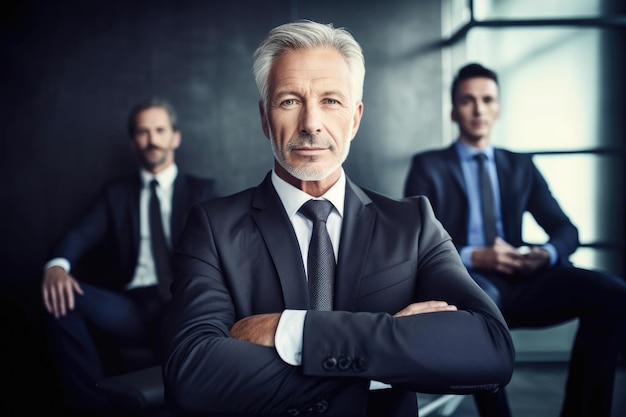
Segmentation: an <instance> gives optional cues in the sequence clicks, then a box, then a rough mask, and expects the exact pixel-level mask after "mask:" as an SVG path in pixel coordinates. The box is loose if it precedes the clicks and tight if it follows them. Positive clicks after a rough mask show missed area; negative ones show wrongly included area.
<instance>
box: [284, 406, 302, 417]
mask: <svg viewBox="0 0 626 417" xmlns="http://www.w3.org/2000/svg"><path fill="white" fill-rule="evenodd" d="M299 414H300V411H299V410H298V409H297V408H290V409H288V410H287V415H290V416H293V417H296V416H297V415H299Z"/></svg>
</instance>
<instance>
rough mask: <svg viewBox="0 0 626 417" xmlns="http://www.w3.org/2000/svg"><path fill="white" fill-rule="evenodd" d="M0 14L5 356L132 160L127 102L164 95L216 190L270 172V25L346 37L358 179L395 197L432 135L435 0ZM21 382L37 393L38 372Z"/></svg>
mask: <svg viewBox="0 0 626 417" xmlns="http://www.w3.org/2000/svg"><path fill="white" fill-rule="evenodd" d="M0 7H1V8H0V11H1V13H2V15H1V20H0V56H1V57H2V65H0V91H1V93H2V96H1V97H2V99H0V106H1V107H0V117H1V120H0V121H1V123H0V127H1V130H0V132H1V133H0V135H1V138H2V152H0V167H2V168H1V169H2V171H1V172H0V174H1V177H2V178H3V179H4V181H3V187H2V191H3V193H2V194H3V195H2V201H1V203H0V204H1V206H0V210H1V211H0V219H1V222H2V223H1V226H0V236H1V240H0V242H2V247H1V248H0V249H1V250H0V253H2V259H0V262H1V265H2V266H3V270H4V272H3V273H2V287H1V291H2V302H3V309H2V311H3V313H6V314H8V315H10V316H11V317H12V318H13V319H12V320H13V321H9V322H8V325H9V326H11V329H10V331H12V332H15V334H16V337H18V338H19V339H20V340H21V342H22V344H18V345H15V346H13V347H10V348H9V349H11V351H9V352H7V355H12V354H13V353H18V357H19V354H22V355H23V353H22V352H23V348H24V347H26V346H28V347H29V348H31V349H32V348H33V345H37V346H38V347H39V348H41V344H42V343H43V340H44V339H43V338H42V337H41V334H40V329H39V327H38V324H39V321H38V318H39V316H38V314H39V313H40V311H39V310H40V308H41V298H40V294H39V284H40V280H41V268H42V265H43V263H44V261H45V260H46V253H47V251H48V250H49V248H50V246H51V245H52V243H53V242H54V241H55V240H56V239H58V238H59V237H60V236H61V234H62V233H63V232H64V231H65V230H66V229H67V227H68V226H69V225H70V224H71V223H72V222H73V221H74V220H75V219H76V218H77V216H79V215H80V214H81V213H82V212H83V211H84V210H85V208H86V207H87V205H88V203H89V202H90V201H91V199H92V198H93V197H94V195H95V193H96V192H97V189H98V188H99V186H100V185H101V184H102V182H103V181H104V180H105V179H106V178H109V177H111V176H112V175H115V174H117V173H119V172H130V171H132V170H134V169H135V164H134V161H133V159H132V156H131V153H130V150H129V145H128V140H127V138H126V135H125V130H124V127H125V119H126V114H127V112H128V110H129V108H130V107H131V106H132V105H133V104H134V103H135V102H136V101H138V100H139V99H142V98H144V97H146V96H152V95H159V96H163V97H165V98H168V99H169V100H171V101H172V102H173V104H174V105H175V106H176V107H177V109H178V111H179V113H180V125H181V129H182V134H183V145H182V148H181V149H180V150H179V152H178V154H177V162H178V164H179V166H180V168H181V169H183V170H186V171H189V172H192V173H195V174H198V175H203V176H211V177H214V178H215V179H216V180H217V182H218V183H219V187H220V191H221V193H223V194H227V193H232V192H235V191H238V190H240V189H243V188H245V187H250V186H253V185H256V184H257V183H258V182H259V181H260V179H261V178H262V176H263V175H264V174H265V173H266V172H267V171H268V170H269V169H270V168H271V165H272V154H271V149H270V146H269V143H268V141H267V139H266V138H265V137H264V136H263V133H262V130H261V127H260V122H259V116H258V111H257V101H258V93H257V91H256V87H255V85H254V82H253V79H252V75H251V71H250V68H251V65H252V59H251V55H252V53H253V51H254V49H255V48H256V46H257V45H258V42H259V41H260V40H261V38H262V37H263V36H264V35H265V34H266V32H267V31H268V30H269V29H270V28H271V27H273V26H276V25H278V24H281V23H285V22H287V21H291V20H293V19H296V18H307V19H313V20H318V21H321V22H333V23H334V24H335V25H336V26H345V27H347V28H348V29H350V30H351V31H352V33H353V34H354V35H355V37H356V38H357V40H359V41H360V42H361V44H362V46H363V49H364V53H365V59H366V68H367V74H366V83H365V95H364V101H365V114H364V119H363V121H362V124H361V129H360V131H359V133H358V135H357V139H356V140H355V142H353V146H352V152H351V155H350V157H349V159H348V161H347V163H346V171H347V172H348V175H349V176H350V177H351V178H352V179H353V180H355V181H356V182H357V183H360V184H361V185H364V186H366V187H369V188H372V189H375V190H377V191H380V192H383V193H386V194H389V195H391V196H395V197H399V196H400V195H401V193H402V187H403V181H404V177H405V175H406V172H407V170H408V164H409V158H410V155H411V154H412V153H414V152H415V151H417V150H419V149H422V148H424V147H427V146H431V145H436V144H439V143H440V141H441V136H442V134H441V132H442V127H441V119H442V116H441V111H442V103H441V55H440V51H439V50H438V49H437V48H433V45H434V44H436V42H437V41H438V40H439V38H440V21H441V11H440V7H441V6H440V1H439V0H421V1H414V0H394V1H388V2H381V1H376V0H343V1H334V0H315V1H312V0H310V1H309V0H307V1H288V0H273V1H258V0H248V1H245V0H233V1H224V2H221V3H219V2H214V1H203V0H199V1H194V0H184V1H183V0H179V1H175V0H171V1H165V0H151V1H130V0H119V1H114V0H90V1H82V0H80V1H79V0H76V1H48V0H40V1H36V0H31V1H28V0H25V1H20V0H8V1H6V0H5V1H3V2H2V5H1V6H0ZM23 316H24V317H25V318H24V317H23ZM19 319H23V321H25V322H27V323H28V324H32V326H30V327H28V326H27V327H24V326H22V325H21V323H22V322H21V321H17V320H19ZM16 321H17V325H15V326H12V324H13V323H15V322H16ZM6 323H7V322H6V321H5V323H3V325H7V324H6ZM3 333H4V332H3ZM5 349H6V347H5ZM43 352H44V350H43V349H42V352H41V353H42V354H44V353H43ZM3 356H5V355H3ZM38 360H41V358H38V355H37V354H35V355H34V356H29V360H28V361H26V363H30V365H31V366H33V369H26V370H25V369H19V372H17V373H18V374H19V375H20V376H23V375H26V374H28V375H29V376H28V377H24V378H28V380H24V381H21V382H22V383H23V384H24V385H25V386H28V388H26V387H25V386H24V387H22V385H21V384H20V383H19V382H20V380H19V378H18V380H17V382H16V384H14V387H15V390H16V391H17V392H18V393H21V392H22V388H24V390H31V389H32V386H31V384H30V382H29V381H33V382H34V381H36V380H37V378H38V377H39V378H40V379H41V372H42V370H41V367H39V366H37V365H38ZM19 362H20V361H14V362H13V363H15V365H14V366H16V367H18V365H17V363H19ZM19 366H24V364H23V363H22V364H21V365H19ZM28 371H30V372H28ZM36 384H37V385H38V386H40V387H42V389H44V390H46V391H45V392H50V389H51V388H50V387H49V386H46V383H45V381H44V382H43V383H42V382H41V381H39V382H36ZM16 398H18V399H19V398H20V397H19V395H18V396H17V397H16Z"/></svg>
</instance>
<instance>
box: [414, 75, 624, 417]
mask: <svg viewBox="0 0 626 417" xmlns="http://www.w3.org/2000/svg"><path fill="white" fill-rule="evenodd" d="M498 94H499V86H498V78H497V76H496V74H495V73H494V72H493V71H492V70H489V69H487V68H484V67H483V66H481V65H479V64H470V65H467V66H465V67H464V68H462V69H461V70H460V71H459V73H458V75H457V77H456V79H455V81H454V83H453V85H452V106H453V108H452V120H454V121H455V122H456V123H457V124H458V127H459V132H460V134H459V138H458V141H457V142H456V143H454V144H453V145H452V146H450V147H448V148H446V149H441V150H434V151H427V152H423V153H420V154H417V155H415V156H414V157H413V160H412V164H411V168H410V172H409V174H408V177H407V180H406V184H405V192H404V194H405V195H406V196H416V195H424V196H426V197H428V198H429V200H430V201H431V203H432V206H433V209H434V211H435V214H436V216H437V218H438V219H439V220H441V222H442V223H443V226H444V227H445V228H446V230H447V231H448V232H449V233H450V236H451V237H452V240H453V242H454V244H455V245H456V246H457V248H458V250H459V252H460V254H461V258H462V259H463V262H464V264H465V266H466V267H467V268H468V269H469V271H470V274H471V275H472V277H473V278H474V280H475V281H476V282H477V283H478V284H479V285H480V286H481V287H482V288H483V289H484V290H485V291H486V292H487V293H488V294H490V296H491V297H492V298H493V299H494V300H495V301H496V302H497V304H498V305H499V306H500V308H501V311H502V313H503V315H504V318H505V319H506V321H507V323H508V324H509V326H510V327H511V328H537V327H544V326H550V325H554V324H558V323H562V322H565V321H567V320H571V319H574V318H577V319H579V327H578V334H577V336H576V340H575V342H574V346H573V347H572V355H571V360H570V364H569V376H568V380H567V385H566V389H565V399H564V402H563V406H562V411H561V415H562V416H588V417H610V415H611V403H612V395H613V382H614V378H615V368H616V361H617V356H618V352H619V349H620V346H623V344H624V337H625V334H624V333H625V330H626V284H625V283H624V281H623V280H622V279H621V278H619V277H615V276H612V275H608V274H605V273H601V272H594V271H589V270H585V269H580V268H576V267H574V266H573V265H572V264H571V263H570V261H569V260H568V257H569V256H570V255H571V254H572V253H573V252H574V251H575V250H576V248H577V247H578V244H579V242H578V230H577V228H576V227H575V226H574V225H573V224H572V222H571V221H570V220H569V218H568V217H567V216H566V214H565V213H564V212H563V210H562V209H561V207H560V206H559V204H558V203H557V201H556V200H555V199H554V197H553V196H552V194H551V192H550V190H549V188H548V185H547V183H546V181H545V179H544V178H543V176H542V175H541V173H540V172H539V170H538V169H537V167H536V166H535V165H534V163H533V161H532V157H531V156H530V155H527V154H520V153H514V152H510V151H507V150H504V149H501V148H496V147H494V146H493V145H492V143H491V139H492V138H491V132H492V128H493V124H494V123H495V121H496V120H497V119H498V116H499V113H500V106H499V101H498ZM480 154H483V155H484V156H485V157H486V158H485V159H486V160H485V161H484V162H481V160H480V159H477V157H480V158H484V157H483V156H482V155H480ZM483 165H484V167H485V168H487V171H486V172H485V175H484V177H482V176H481V175H482V174H481V173H482V170H481V168H482V166H483ZM482 178H485V182H484V183H483V182H482ZM483 189H484V190H485V191H488V192H490V193H491V195H489V196H488V197H487V196H485V198H487V200H484V201H485V203H483V202H482V201H483V200H482V194H481V191H482V190H483ZM483 209H486V210H485V211H484V212H483V211H481V210H483ZM524 212H529V213H530V214H532V216H533V217H534V218H535V220H536V221H537V223H538V224H539V225H540V226H541V227H542V228H543V229H544V230H545V232H546V234H547V235H548V242H547V243H546V244H544V245H537V246H532V247H530V248H523V249H525V250H520V249H518V248H521V247H523V246H525V243H524V242H523V241H522V215H523V214H524ZM475 400H476V404H477V406H478V409H479V411H480V414H481V416H482V417H489V416H493V417H506V416H509V415H510V414H511V413H510V409H509V406H508V401H507V399H506V394H505V391H504V390H502V391H499V392H498V393H495V394H480V395H477V396H475Z"/></svg>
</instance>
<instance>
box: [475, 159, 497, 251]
mask: <svg viewBox="0 0 626 417" xmlns="http://www.w3.org/2000/svg"><path fill="white" fill-rule="evenodd" d="M474 158H476V161H478V176H479V179H480V199H481V202H480V205H481V208H482V214H483V226H484V233H485V244H486V245H487V246H491V245H493V242H494V241H495V240H496V236H498V231H497V229H496V214H495V210H494V204H495V203H494V197H493V188H492V187H491V177H490V175H489V171H488V170H487V164H486V162H487V155H485V154H484V153H479V154H476V155H475V156H474Z"/></svg>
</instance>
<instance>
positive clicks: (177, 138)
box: [172, 130, 183, 149]
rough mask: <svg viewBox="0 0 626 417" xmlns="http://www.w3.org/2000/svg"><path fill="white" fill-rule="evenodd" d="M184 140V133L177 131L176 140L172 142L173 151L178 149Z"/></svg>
mask: <svg viewBox="0 0 626 417" xmlns="http://www.w3.org/2000/svg"><path fill="white" fill-rule="evenodd" d="M182 139H183V135H182V133H180V130H177V131H176V132H174V139H173V140H172V149H178V147H179V146H180V142H181V140H182Z"/></svg>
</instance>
